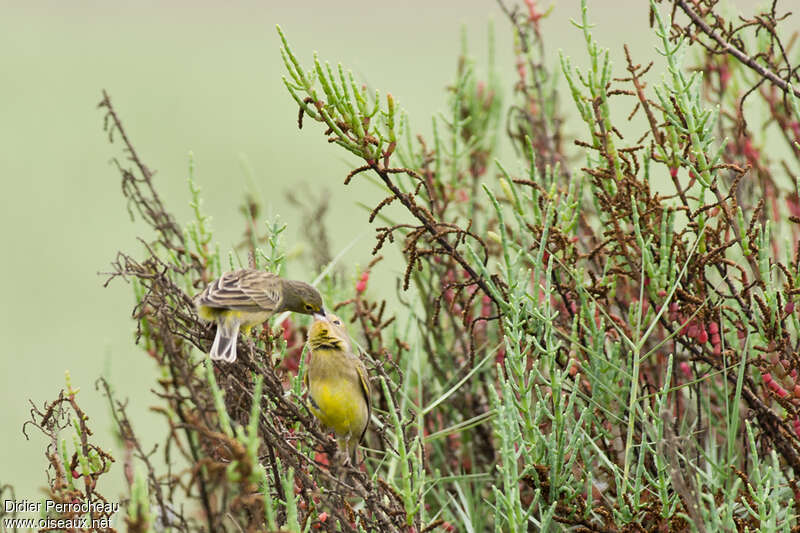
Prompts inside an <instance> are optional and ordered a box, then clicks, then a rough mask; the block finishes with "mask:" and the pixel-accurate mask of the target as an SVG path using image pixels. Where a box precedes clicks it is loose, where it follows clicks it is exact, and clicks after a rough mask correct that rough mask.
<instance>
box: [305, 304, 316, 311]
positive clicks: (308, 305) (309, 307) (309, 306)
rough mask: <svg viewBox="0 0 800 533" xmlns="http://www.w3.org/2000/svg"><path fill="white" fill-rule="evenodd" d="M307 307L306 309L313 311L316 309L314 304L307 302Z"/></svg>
mask: <svg viewBox="0 0 800 533" xmlns="http://www.w3.org/2000/svg"><path fill="white" fill-rule="evenodd" d="M305 308H306V311H313V310H314V306H313V305H311V304H306V305H305Z"/></svg>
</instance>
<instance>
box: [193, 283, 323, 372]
mask: <svg viewBox="0 0 800 533" xmlns="http://www.w3.org/2000/svg"><path fill="white" fill-rule="evenodd" d="M195 306H196V307H197V312H198V314H199V315H200V318H202V319H204V320H207V321H209V322H216V323H217V335H216V337H214V344H212V345H211V350H210V352H209V355H210V356H211V359H221V360H223V361H228V362H233V361H235V360H236V340H237V337H238V333H239V328H241V329H242V331H243V332H244V333H245V334H247V333H249V332H250V329H251V328H252V327H253V326H255V325H258V324H262V323H264V322H266V320H267V319H268V318H269V317H270V316H272V315H273V314H275V313H280V312H282V311H294V312H295V313H304V314H312V313H322V314H324V313H325V310H324V309H323V307H322V296H320V294H319V292H317V290H316V289H315V288H314V287H312V286H311V285H309V284H308V283H304V282H302V281H292V280H286V279H282V278H281V277H279V276H277V275H276V274H273V273H271V272H264V271H263V270H255V269H252V268H243V269H241V270H234V271H233V272H226V273H224V274H223V275H222V276H220V277H219V278H218V279H215V280H214V281H212V282H211V283H209V284H208V286H207V287H206V288H205V290H203V292H201V293H200V294H198V295H197V296H196V297H195Z"/></svg>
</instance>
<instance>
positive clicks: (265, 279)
mask: <svg viewBox="0 0 800 533" xmlns="http://www.w3.org/2000/svg"><path fill="white" fill-rule="evenodd" d="M280 290H281V285H280V279H279V278H278V276H276V275H275V274H273V273H271V272H263V271H261V270H253V269H249V268H245V269H241V270H234V271H233V272H226V273H224V274H223V275H222V276H220V277H219V278H218V279H215V280H214V281H212V282H211V283H209V284H208V287H206V288H205V290H204V291H203V292H202V293H200V295H199V296H198V297H197V299H196V301H197V304H198V305H205V306H208V307H215V308H224V309H234V310H237V311H272V310H273V309H275V307H276V306H277V302H279V301H280V297H281V292H280Z"/></svg>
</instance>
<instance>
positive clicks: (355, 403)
mask: <svg viewBox="0 0 800 533" xmlns="http://www.w3.org/2000/svg"><path fill="white" fill-rule="evenodd" d="M308 347H309V349H310V350H311V357H310V360H309V362H308V368H307V370H306V375H305V384H306V388H307V389H308V404H309V409H310V410H311V412H312V413H313V414H314V416H316V417H317V418H318V419H319V420H320V422H322V424H323V425H325V426H327V427H329V428H330V429H332V430H333V431H334V433H336V436H337V437H338V438H339V446H340V448H342V449H343V450H346V452H347V458H346V459H345V463H349V462H351V461H352V462H353V463H355V462H356V459H357V456H356V451H357V450H358V445H359V444H360V443H361V439H363V438H364V433H365V432H366V431H367V424H368V423H369V416H370V400H369V397H370V385H369V378H368V377H367V369H366V368H365V367H364V363H363V362H362V361H361V358H360V357H359V356H358V355H356V354H355V353H353V348H352V346H351V345H350V338H349V337H348V335H347V332H346V331H345V329H344V325H343V324H342V321H341V319H340V318H339V317H337V316H336V315H332V314H328V315H327V317H326V316H321V315H314V323H313V324H312V325H311V329H310V330H309V332H308Z"/></svg>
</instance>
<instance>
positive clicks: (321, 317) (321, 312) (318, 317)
mask: <svg viewBox="0 0 800 533" xmlns="http://www.w3.org/2000/svg"><path fill="white" fill-rule="evenodd" d="M311 316H312V317H314V320H327V319H328V317H327V315H326V314H325V308H320V310H319V312H317V313H314V314H313V315H311Z"/></svg>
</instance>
